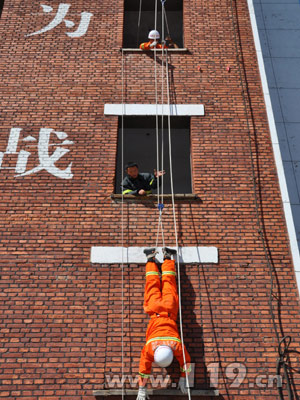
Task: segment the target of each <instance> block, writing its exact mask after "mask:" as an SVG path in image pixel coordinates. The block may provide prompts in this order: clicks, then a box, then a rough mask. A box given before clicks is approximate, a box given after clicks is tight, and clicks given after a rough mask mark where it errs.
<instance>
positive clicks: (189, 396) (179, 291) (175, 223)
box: [166, 50, 191, 400]
mask: <svg viewBox="0 0 300 400" xmlns="http://www.w3.org/2000/svg"><path fill="white" fill-rule="evenodd" d="M166 54H167V60H166V77H167V97H168V137H169V161H170V181H171V193H172V209H173V221H174V235H175V241H176V249H177V279H178V300H179V326H180V339H181V343H182V354H183V362H184V366H185V377H186V382H187V391H188V392H187V394H188V398H189V400H191V391H190V387H189V386H190V385H189V377H188V373H187V365H186V357H185V352H184V339H183V326H182V310H181V278H180V263H179V244H178V232H177V222H176V210H175V196H174V185H173V165H172V140H171V116H170V88H169V65H168V50H166Z"/></svg>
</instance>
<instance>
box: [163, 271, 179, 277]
mask: <svg viewBox="0 0 300 400" xmlns="http://www.w3.org/2000/svg"><path fill="white" fill-rule="evenodd" d="M162 275H174V276H176V272H174V271H164V272H163V273H162Z"/></svg>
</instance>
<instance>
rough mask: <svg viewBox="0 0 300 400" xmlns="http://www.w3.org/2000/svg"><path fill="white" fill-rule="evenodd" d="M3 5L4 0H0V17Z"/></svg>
mask: <svg viewBox="0 0 300 400" xmlns="http://www.w3.org/2000/svg"><path fill="white" fill-rule="evenodd" d="M3 6H4V0H0V18H1V13H2V9H3Z"/></svg>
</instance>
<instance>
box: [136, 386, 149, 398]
mask: <svg viewBox="0 0 300 400" xmlns="http://www.w3.org/2000/svg"><path fill="white" fill-rule="evenodd" d="M146 399H150V397H149V395H148V394H147V388H146V387H140V388H139V391H138V395H137V398H136V400H146Z"/></svg>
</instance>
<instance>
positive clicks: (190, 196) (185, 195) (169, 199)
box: [110, 193, 202, 203]
mask: <svg viewBox="0 0 300 400" xmlns="http://www.w3.org/2000/svg"><path fill="white" fill-rule="evenodd" d="M110 197H111V198H112V199H113V200H114V201H115V202H120V201H122V199H123V200H124V201H126V202H134V203H135V202H142V203H143V202H149V203H154V202H156V201H157V195H156V194H150V195H149V196H133V195H132V194H127V195H124V196H122V195H121V194H112V195H111V196H110ZM174 200H175V201H182V200H194V201H195V200H196V201H200V202H202V200H201V199H200V197H199V196H198V195H197V194H194V193H181V194H180V193H178V194H175V195H174ZM164 202H166V203H170V202H172V195H171V194H164Z"/></svg>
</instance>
